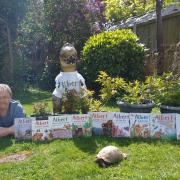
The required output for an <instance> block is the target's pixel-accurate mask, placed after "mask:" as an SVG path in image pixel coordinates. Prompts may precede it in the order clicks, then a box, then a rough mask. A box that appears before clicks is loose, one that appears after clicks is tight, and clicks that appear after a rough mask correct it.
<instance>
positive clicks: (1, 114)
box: [0, 84, 24, 137]
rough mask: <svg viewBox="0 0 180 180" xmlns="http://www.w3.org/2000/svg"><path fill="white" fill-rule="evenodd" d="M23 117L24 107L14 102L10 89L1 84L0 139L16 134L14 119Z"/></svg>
mask: <svg viewBox="0 0 180 180" xmlns="http://www.w3.org/2000/svg"><path fill="white" fill-rule="evenodd" d="M23 117H24V113H23V108H22V105H21V104H20V103H19V102H17V101H14V100H12V91H11V89H10V87H9V86H8V85H6V84H0V137H3V136H7V135H12V134H14V119H15V118H23Z"/></svg>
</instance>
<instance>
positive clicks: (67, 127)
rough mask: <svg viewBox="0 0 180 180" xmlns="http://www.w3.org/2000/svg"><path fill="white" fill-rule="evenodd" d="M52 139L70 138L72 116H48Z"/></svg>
mask: <svg viewBox="0 0 180 180" xmlns="http://www.w3.org/2000/svg"><path fill="white" fill-rule="evenodd" d="M49 121H50V122H51V129H52V136H53V139H65V138H72V115H61V116H50V117H49Z"/></svg>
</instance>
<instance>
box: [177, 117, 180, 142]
mask: <svg viewBox="0 0 180 180" xmlns="http://www.w3.org/2000/svg"><path fill="white" fill-rule="evenodd" d="M176 134H177V140H180V114H176Z"/></svg>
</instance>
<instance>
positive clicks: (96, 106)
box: [62, 88, 102, 114]
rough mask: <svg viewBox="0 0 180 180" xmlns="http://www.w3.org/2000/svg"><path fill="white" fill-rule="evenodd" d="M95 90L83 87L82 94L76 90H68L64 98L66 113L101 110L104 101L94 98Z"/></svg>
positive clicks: (84, 112) (63, 103)
mask: <svg viewBox="0 0 180 180" xmlns="http://www.w3.org/2000/svg"><path fill="white" fill-rule="evenodd" d="M93 94H94V92H93V91H90V90H87V89H84V88H81V92H80V95H79V94H78V93H77V92H76V91H75V90H67V91H66V92H65V94H64V95H63V98H62V105H63V107H62V108H63V109H64V112H65V113H80V112H81V113H83V114H86V113H88V111H101V110H102V103H101V102H100V101H99V100H96V99H94V98H93Z"/></svg>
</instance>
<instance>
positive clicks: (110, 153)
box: [96, 146, 127, 167]
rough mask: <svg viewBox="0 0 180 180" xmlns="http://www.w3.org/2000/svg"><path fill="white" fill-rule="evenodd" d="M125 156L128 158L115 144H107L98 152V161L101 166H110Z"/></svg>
mask: <svg viewBox="0 0 180 180" xmlns="http://www.w3.org/2000/svg"><path fill="white" fill-rule="evenodd" d="M125 158H127V154H125V153H123V152H121V151H120V150H119V148H117V147H115V146H106V147H104V148H103V149H101V150H100V151H99V153H98V154H97V156H96V163H98V165H99V166H100V167H108V166H110V165H112V164H115V163H118V162H119V161H121V160H123V159H125Z"/></svg>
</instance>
